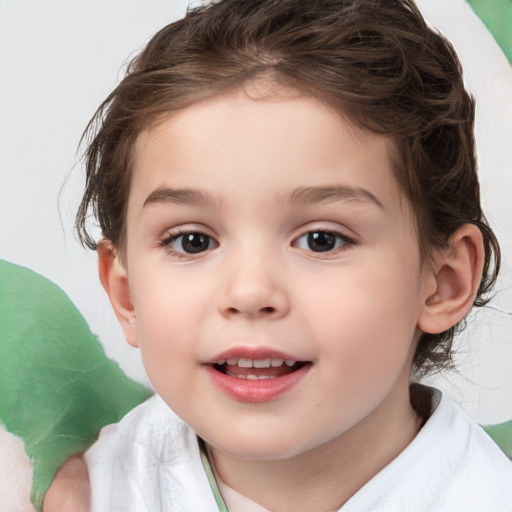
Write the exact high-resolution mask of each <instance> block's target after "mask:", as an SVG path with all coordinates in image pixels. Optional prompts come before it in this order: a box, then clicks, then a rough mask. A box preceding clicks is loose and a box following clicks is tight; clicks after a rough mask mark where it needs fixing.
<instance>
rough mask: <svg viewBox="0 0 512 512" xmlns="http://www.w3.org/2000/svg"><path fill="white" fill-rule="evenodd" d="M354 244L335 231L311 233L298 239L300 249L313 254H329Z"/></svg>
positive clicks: (297, 243)
mask: <svg viewBox="0 0 512 512" xmlns="http://www.w3.org/2000/svg"><path fill="white" fill-rule="evenodd" d="M351 243H353V242H352V240H350V239H349V238H348V237H346V236H343V235H342V234H341V233H335V232H333V231H321V230H318V231H310V232H308V233H305V234H304V235H302V236H301V237H299V238H298V239H297V242H296V245H297V247H299V248H300V249H304V250H307V251H312V252H328V251H332V250H333V249H338V248H340V247H343V246H344V245H347V244H351Z"/></svg>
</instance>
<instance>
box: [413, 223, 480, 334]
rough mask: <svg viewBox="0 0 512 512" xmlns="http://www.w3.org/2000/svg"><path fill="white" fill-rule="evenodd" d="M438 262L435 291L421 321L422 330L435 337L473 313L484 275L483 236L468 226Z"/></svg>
mask: <svg viewBox="0 0 512 512" xmlns="http://www.w3.org/2000/svg"><path fill="white" fill-rule="evenodd" d="M434 259H435V263H434V264H433V266H432V268H431V269H429V272H430V276H428V279H430V281H432V282H433V283H434V286H433V288H435V290H434V291H433V292H432V291H429V292H428V294H427V296H426V298H425V301H424V304H423V306H422V310H421V313H420V317H419V321H418V327H419V329H420V330H421V331H423V332H426V333H431V334H437V333H441V332H443V331H445V330H447V329H449V328H450V327H452V326H454V325H455V324H456V323H457V322H459V321H460V320H462V318H463V317H464V316H465V315H466V313H467V312H468V311H469V310H470V309H471V306H472V305H473V302H474V300H475V296H476V293H477V291H478V287H479V285H480V280H481V277H482V272H483V265H484V247H483V240H482V233H481V232H480V230H479V229H478V227H476V226H474V225H473V224H464V225H463V226H461V227H460V228H459V229H458V230H457V231H456V232H455V233H454V234H453V235H452V237H451V238H450V245H449V247H448V248H446V249H442V250H440V251H438V253H437V254H436V257H435V258H434Z"/></svg>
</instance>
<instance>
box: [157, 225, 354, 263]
mask: <svg viewBox="0 0 512 512" xmlns="http://www.w3.org/2000/svg"><path fill="white" fill-rule="evenodd" d="M318 234H322V235H323V236H322V237H316V238H317V239H318V241H319V242H320V245H321V244H322V243H325V242H326V239H327V241H328V245H330V244H331V243H332V237H334V246H333V247H328V248H327V249H326V250H319V251H313V250H311V247H309V249H308V248H304V247H300V245H299V242H300V240H301V239H303V238H305V237H307V241H306V243H308V244H309V243H310V242H313V241H314V238H315V237H314V235H318ZM186 235H199V236H201V237H205V238H207V239H208V247H207V248H206V249H205V250H199V251H197V252H193V251H192V252H186V251H183V252H181V251H179V250H176V249H175V248H174V247H173V243H174V242H176V241H177V240H179V239H180V238H181V237H185V236H186ZM326 235H327V236H326ZM310 237H313V240H312V239H311V238H310ZM327 237H331V238H327ZM212 244H213V247H212ZM356 244H357V242H356V241H355V240H354V239H353V238H350V237H348V236H346V235H344V234H342V233H340V232H338V231H333V230H329V229H311V230H309V231H306V232H305V233H303V234H302V235H300V236H299V237H297V238H295V239H294V241H293V245H294V246H295V247H297V248H299V249H302V250H303V251H306V252H309V253H312V254H318V256H316V257H328V255H329V254H332V253H333V252H336V253H337V252H339V251H343V250H346V249H348V248H349V247H352V246H355V245H356ZM160 247H162V248H164V249H165V250H166V251H167V252H168V253H170V254H172V255H173V256H175V257H176V258H178V259H186V258H191V257H194V255H201V254H203V253H205V252H207V251H208V250H211V249H214V248H216V247H218V243H217V242H216V241H215V240H214V239H213V237H211V236H209V235H206V234H205V233H203V232H201V231H198V230H178V231H176V232H173V233H170V234H168V236H166V237H165V238H164V239H162V241H161V242H160ZM182 248H183V241H182ZM323 255H325V256H323Z"/></svg>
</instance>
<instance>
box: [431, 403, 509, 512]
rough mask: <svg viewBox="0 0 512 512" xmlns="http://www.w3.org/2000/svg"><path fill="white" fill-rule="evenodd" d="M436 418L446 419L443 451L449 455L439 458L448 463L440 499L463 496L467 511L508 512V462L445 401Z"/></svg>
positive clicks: (471, 422) (474, 426)
mask: <svg viewBox="0 0 512 512" xmlns="http://www.w3.org/2000/svg"><path fill="white" fill-rule="evenodd" d="M439 407H440V411H439V412H440V415H443V416H444V419H445V420H446V427H448V428H447V430H446V432H445V434H444V435H445V436H446V442H445V443H444V445H445V446H446V448H448V447H451V448H450V449H451V451H452V453H453V455H452V456H451V457H448V455H445V456H443V455H442V454H441V453H440V454H439V457H440V458H442V459H444V458H445V459H446V460H450V458H451V460H452V463H453V471H452V475H451V481H450V485H446V487H445V489H443V492H442V493H441V496H446V499H447V500H448V497H449V496H450V494H452V495H453V497H452V498H450V499H451V500H454V499H455V498H456V497H457V496H456V495H457V492H462V493H463V494H464V499H465V500H466V502H467V506H468V507H473V508H471V509H470V510H477V507H478V505H477V504H480V507H481V508H480V510H484V509H485V510H493V511H494V510H495V511H501V510H507V511H510V510H512V461H510V460H509V459H508V458H507V457H506V455H505V454H504V453H503V452H502V451H501V449H500V448H499V447H498V445H497V444H496V443H495V442H494V441H493V440H492V439H491V437H490V436H489V435H488V434H487V433H486V432H485V431H484V429H483V428H482V427H481V426H480V425H478V424H477V423H476V422H475V421H473V420H472V419H471V418H469V417H468V416H467V415H466V414H465V413H464V412H463V411H462V410H461V409H460V408H459V407H458V406H457V405H455V404H454V403H453V402H451V400H449V399H448V398H443V400H442V402H441V403H440V406H439Z"/></svg>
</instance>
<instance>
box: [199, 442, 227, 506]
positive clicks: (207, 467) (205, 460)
mask: <svg viewBox="0 0 512 512" xmlns="http://www.w3.org/2000/svg"><path fill="white" fill-rule="evenodd" d="M199 448H200V451H201V462H202V463H203V468H204V471H205V473H206V476H207V478H208V483H209V484H210V488H211V490H212V492H213V495H214V496H215V502H216V503H217V506H218V507H219V512H228V509H227V507H226V504H225V503H224V499H223V498H222V494H221V493H220V490H219V486H218V485H217V480H215V475H214V474H213V470H212V467H211V466H210V461H209V460H208V456H207V455H206V448H205V445H204V442H203V441H202V440H201V439H200V440H199Z"/></svg>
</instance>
